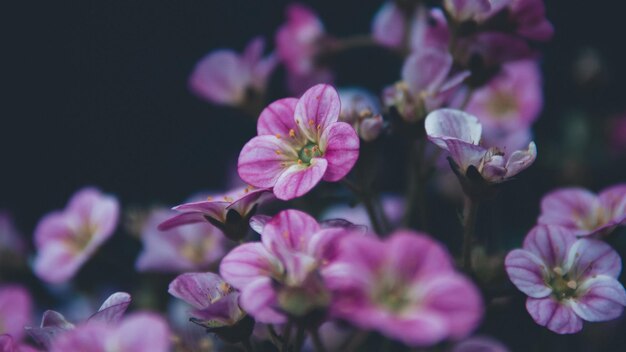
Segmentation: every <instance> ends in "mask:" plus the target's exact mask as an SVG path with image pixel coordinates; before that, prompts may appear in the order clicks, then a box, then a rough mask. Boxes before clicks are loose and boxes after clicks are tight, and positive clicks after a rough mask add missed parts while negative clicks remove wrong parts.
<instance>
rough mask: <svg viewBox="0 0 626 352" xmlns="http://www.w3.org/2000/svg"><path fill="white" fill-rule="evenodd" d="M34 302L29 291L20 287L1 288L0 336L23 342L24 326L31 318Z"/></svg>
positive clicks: (8, 286) (7, 286)
mask: <svg viewBox="0 0 626 352" xmlns="http://www.w3.org/2000/svg"><path fill="white" fill-rule="evenodd" d="M31 311H32V302H31V298H30V294H29V293H28V291H27V290H26V289H25V288H24V287H22V286H18V285H6V286H0V335H1V334H8V335H11V337H12V338H13V339H15V342H19V341H21V340H22V337H23V336H24V325H26V324H27V323H28V322H29V321H30V318H31Z"/></svg>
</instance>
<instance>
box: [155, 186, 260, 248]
mask: <svg viewBox="0 0 626 352" xmlns="http://www.w3.org/2000/svg"><path fill="white" fill-rule="evenodd" d="M268 196H269V190H268V189H267V188H261V189H256V188H254V187H249V186H246V187H240V188H237V189H235V190H232V191H230V192H228V193H225V194H223V195H215V196H210V197H208V198H207V200H205V201H199V202H191V203H185V204H181V205H179V206H176V207H174V208H173V209H174V210H176V211H177V212H179V213H180V214H178V215H175V216H173V217H171V218H170V219H168V220H165V221H163V222H162V223H161V224H160V225H159V227H158V228H159V230H161V231H167V230H170V229H172V228H174V227H178V226H181V225H187V224H194V223H202V222H209V223H210V224H212V225H213V226H215V227H217V228H218V229H220V230H221V231H222V232H223V233H224V235H226V237H228V238H230V239H231V240H234V241H238V240H240V239H242V238H244V237H245V235H246V234H247V232H248V221H249V220H250V218H251V217H252V216H253V215H254V213H255V212H256V209H257V206H258V205H259V204H261V203H262V202H263V201H265V200H267V199H268Z"/></svg>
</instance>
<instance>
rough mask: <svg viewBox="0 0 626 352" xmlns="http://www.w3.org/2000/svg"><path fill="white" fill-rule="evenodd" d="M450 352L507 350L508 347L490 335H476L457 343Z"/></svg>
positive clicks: (501, 351) (497, 351)
mask: <svg viewBox="0 0 626 352" xmlns="http://www.w3.org/2000/svg"><path fill="white" fill-rule="evenodd" d="M451 352H509V349H508V348H506V346H504V345H503V344H502V343H501V342H499V341H496V340H495V339H492V338H490V337H485V336H476V337H471V338H469V339H467V340H464V341H461V342H459V343H457V344H456V345H454V347H453V348H452V351H451Z"/></svg>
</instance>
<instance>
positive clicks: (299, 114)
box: [238, 84, 359, 200]
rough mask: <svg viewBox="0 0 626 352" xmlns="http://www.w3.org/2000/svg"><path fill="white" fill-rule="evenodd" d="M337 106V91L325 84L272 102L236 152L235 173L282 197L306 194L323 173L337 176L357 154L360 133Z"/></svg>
mask: <svg viewBox="0 0 626 352" xmlns="http://www.w3.org/2000/svg"><path fill="white" fill-rule="evenodd" d="M339 112H340V101H339V95H338V94H337V91H336V90H335V89H334V88H333V87H331V86H329V85H324V84H320V85H316V86H314V87H312V88H310V89H309V90H307V91H306V93H304V95H303V96H302V97H301V98H300V99H295V98H285V99H281V100H278V101H276V102H274V103H272V104H270V105H269V106H268V107H267V108H265V110H263V112H262V113H261V116H260V117H259V120H258V123H257V132H258V136H257V137H254V138H253V139H252V140H250V141H249V142H248V143H247V144H246V145H245V146H244V147H243V149H242V150H241V153H240V154H239V163H238V171H239V176H240V177H241V178H242V179H243V180H244V181H245V182H247V183H249V184H251V185H253V186H256V187H267V188H269V187H273V191H274V195H275V196H276V197H277V198H279V199H283V200H288V199H293V198H296V197H300V196H302V195H304V194H305V193H307V192H309V191H310V190H311V189H312V188H313V187H315V185H316V184H317V183H319V182H320V181H321V180H322V179H323V180H325V181H329V182H336V181H339V180H341V179H342V178H343V177H344V176H346V175H347V174H348V172H350V170H351V169H352V167H353V166H354V164H355V163H356V160H357V158H358V156H359V137H358V136H357V134H356V132H355V131H354V128H352V126H350V125H348V124H347V123H345V122H338V121H337V120H338V118H339Z"/></svg>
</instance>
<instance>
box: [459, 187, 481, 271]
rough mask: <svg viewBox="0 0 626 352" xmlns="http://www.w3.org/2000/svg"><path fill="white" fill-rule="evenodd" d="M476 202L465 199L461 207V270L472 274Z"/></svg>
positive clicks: (476, 213) (468, 198) (476, 212)
mask: <svg viewBox="0 0 626 352" xmlns="http://www.w3.org/2000/svg"><path fill="white" fill-rule="evenodd" d="M478 204H479V203H478V201H477V200H475V199H472V198H470V197H467V196H466V197H465V205H464V207H463V252H462V257H461V261H462V262H463V269H464V270H465V271H466V272H467V273H471V272H472V244H473V241H474V231H475V230H476V217H477V215H478Z"/></svg>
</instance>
